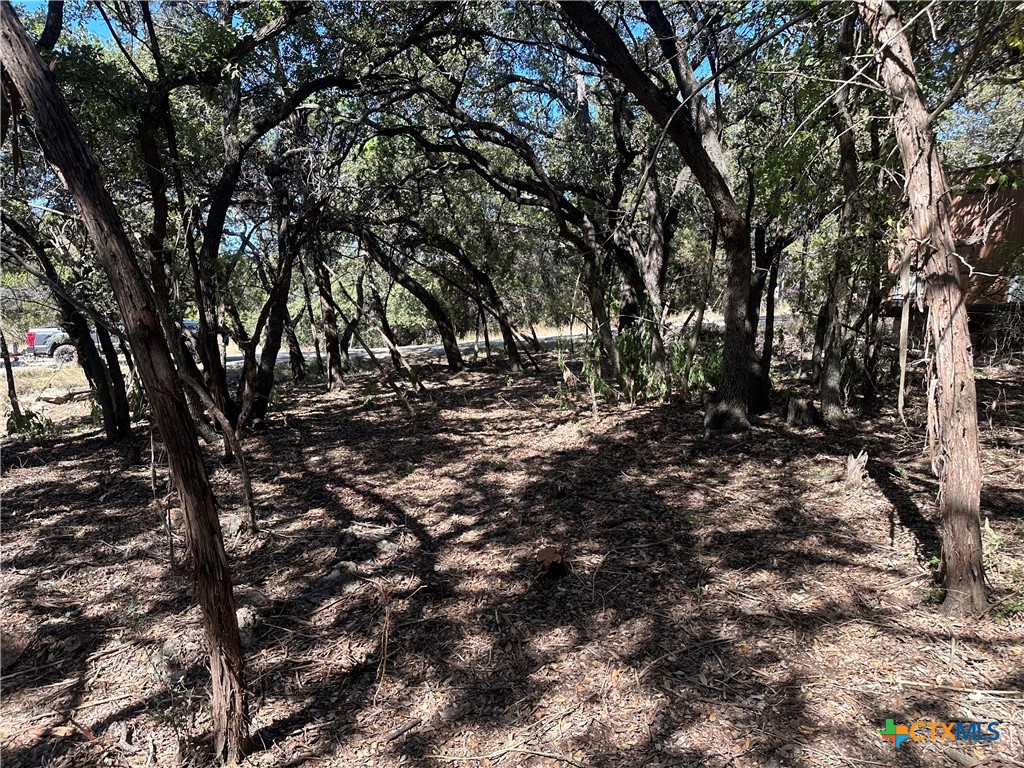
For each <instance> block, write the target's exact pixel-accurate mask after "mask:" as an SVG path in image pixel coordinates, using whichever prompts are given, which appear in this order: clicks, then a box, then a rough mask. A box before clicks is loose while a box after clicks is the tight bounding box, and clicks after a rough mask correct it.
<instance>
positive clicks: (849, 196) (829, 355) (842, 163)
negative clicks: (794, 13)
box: [819, 14, 860, 426]
mask: <svg viewBox="0 0 1024 768" xmlns="http://www.w3.org/2000/svg"><path fill="white" fill-rule="evenodd" d="M855 21H856V17H855V16H853V14H848V15H847V16H846V18H845V19H844V20H843V25H842V27H841V29H840V32H839V39H838V41H837V43H836V49H837V52H838V53H839V72H838V76H839V81H840V82H841V83H842V84H841V85H840V86H839V88H838V89H836V92H835V96H834V97H833V102H834V121H835V126H836V138H837V140H838V142H839V175H840V177H841V178H842V183H843V207H842V210H841V211H840V213H839V241H838V242H837V243H836V260H835V265H834V267H833V270H832V279H831V280H830V282H829V296H828V313H827V315H826V326H825V336H824V344H823V346H822V351H821V378H820V379H819V393H820V395H819V396H820V398H821V418H822V419H823V420H824V421H825V422H826V423H827V424H831V425H833V426H836V425H838V424H841V423H842V422H843V421H844V420H845V418H846V414H845V411H844V408H843V405H844V398H843V370H842V369H843V357H844V344H845V340H846V334H845V333H844V328H845V325H846V316H847V312H848V310H849V304H850V295H851V289H850V282H851V279H852V277H853V268H852V264H853V251H854V249H855V247H856V237H857V210H858V205H859V201H860V200H859V195H858V187H859V185H860V184H859V182H860V179H859V168H860V161H859V159H858V157H857V141H856V134H855V133H854V126H853V119H852V117H851V116H850V107H849V99H850V86H849V81H850V80H851V79H852V78H853V75H854V71H853V64H852V63H851V57H852V56H853V53H854V50H853V33H854V27H855Z"/></svg>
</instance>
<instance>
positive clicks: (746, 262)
mask: <svg viewBox="0 0 1024 768" xmlns="http://www.w3.org/2000/svg"><path fill="white" fill-rule="evenodd" d="M559 7H560V8H561V9H562V13H563V14H564V15H565V16H566V17H567V18H568V19H569V20H570V21H571V22H572V24H573V25H574V26H575V27H576V28H577V29H579V30H580V31H581V32H583V33H584V35H585V39H584V42H585V44H586V45H587V48H588V49H589V50H590V52H591V53H594V54H597V55H598V56H600V57H601V59H602V60H603V64H604V66H605V67H606V68H607V69H608V70H609V72H611V73H612V74H613V75H614V76H615V77H616V78H618V79H619V80H620V81H621V82H622V84H623V85H624V86H625V87H626V89H627V90H628V91H630V92H631V93H632V94H633V95H634V96H636V98H637V101H639V102H640V103H641V104H642V105H643V107H644V108H645V109H646V110H647V111H648V113H650V115H651V117H652V118H654V121H655V122H656V123H657V124H658V125H660V126H662V127H663V128H664V129H665V134H666V135H667V136H668V138H669V139H671V140H672V142H673V143H674V144H675V145H676V147H677V148H678V149H679V154H680V155H681V156H682V158H683V162H685V163H686V165H687V166H688V167H689V168H690V169H691V170H692V171H693V175H694V178H696V179H697V183H699V184H700V186H701V189H702V190H703V191H704V194H705V195H706V196H707V198H708V202H709V203H710V205H711V209H712V211H714V214H715V221H716V222H717V223H718V226H719V231H720V233H721V238H722V246H723V250H724V251H725V255H726V258H727V260H728V263H729V272H728V277H727V280H726V288H725V294H724V304H725V306H724V308H723V314H724V316H725V336H724V346H723V351H722V381H721V383H720V384H719V387H718V391H717V393H716V394H717V397H716V402H715V403H714V404H713V405H712V406H711V407H710V408H709V409H708V411H707V413H706V414H705V417H704V423H705V426H706V427H707V428H708V429H709V430H710V431H712V432H726V433H728V432H742V431H744V430H746V429H749V427H750V421H749V418H748V416H747V392H748V389H749V386H748V383H749V382H748V379H749V376H750V358H751V354H752V352H751V346H752V341H751V332H752V330H751V328H750V327H749V325H748V323H747V294H748V293H749V291H750V269H751V254H750V225H749V223H748V222H747V220H746V218H745V217H744V216H743V213H742V211H740V209H739V206H738V205H737V204H736V199H735V197H734V196H733V192H732V189H731V187H730V186H729V181H728V178H727V176H726V164H725V155H724V152H723V150H722V146H721V143H720V142H719V140H718V135H717V132H716V127H715V123H714V121H713V120H711V119H710V116H709V114H708V110H707V105H706V104H705V102H704V98H703V97H702V96H701V95H700V92H699V90H698V88H697V86H698V83H697V80H696V78H695V76H694V74H693V70H692V69H691V68H690V65H689V60H688V59H687V58H686V56H685V55H679V50H678V43H677V42H676V38H675V31H674V30H673V29H672V27H671V24H670V23H669V22H668V19H667V18H665V16H664V12H663V11H662V10H661V8H660V5H659V4H658V3H656V2H646V3H643V4H642V8H643V10H644V12H645V14H646V15H647V18H648V22H649V23H650V24H651V25H652V28H654V29H655V32H656V33H657V35H658V37H659V40H660V41H661V43H662V47H663V51H664V55H665V58H666V60H667V61H669V62H670V64H671V65H672V68H673V73H674V74H675V77H676V86H677V87H678V91H679V93H680V94H681V95H682V97H683V99H684V101H682V102H681V101H680V100H679V97H678V96H677V95H676V93H675V92H673V91H670V90H668V89H664V88H659V87H658V86H657V85H656V84H655V83H654V82H653V81H652V80H651V78H650V77H649V76H648V75H647V73H646V72H645V71H644V70H643V69H642V68H641V67H640V65H639V64H637V62H636V59H634V58H633V56H632V55H631V54H630V52H629V49H628V48H626V44H625V43H624V42H623V40H622V37H621V36H620V35H619V33H618V32H617V31H616V30H615V28H614V27H612V26H611V25H610V24H609V23H608V21H607V20H606V19H605V18H604V17H603V16H602V15H601V14H600V12H599V11H598V10H597V9H596V8H595V7H594V5H593V4H592V3H589V2H578V0H559ZM684 107H686V108H685V109H684Z"/></svg>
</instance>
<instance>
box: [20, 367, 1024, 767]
mask: <svg viewBox="0 0 1024 768" xmlns="http://www.w3.org/2000/svg"><path fill="white" fill-rule="evenodd" d="M978 375H979V381H978V386H979V400H980V409H979V412H980V416H981V423H982V438H983V462H984V471H985V485H984V495H983V514H984V542H985V551H986V556H987V566H988V578H989V580H990V582H991V588H992V603H993V605H992V608H991V609H990V611H989V612H988V613H987V614H986V615H984V616H982V617H979V618H974V619H970V620H953V619H949V618H947V617H945V616H944V615H943V614H942V613H941V612H940V611H939V610H938V606H937V604H936V602H935V600H936V597H937V592H936V589H935V585H934V579H933V571H932V568H933V564H934V563H935V562H936V558H937V555H938V546H939V542H938V534H937V528H936V521H935V519H934V516H933V501H934V496H935V493H936V485H935V482H934V480H933V479H932V477H931V476H930V473H929V469H928V466H927V463H926V461H924V460H923V458H922V453H923V449H924V437H923V429H922V427H921V424H922V423H923V418H924V414H923V413H922V412H921V403H920V402H914V403H913V404H912V405H913V406H914V408H912V410H911V413H910V414H909V416H910V418H909V426H905V425H904V424H903V423H902V422H900V421H899V419H898V418H896V416H895V414H894V413H892V412H891V411H888V410H886V411H883V412H882V413H881V414H880V415H879V416H877V417H875V418H873V419H856V420H853V421H852V422H851V424H850V425H849V426H848V427H846V428H844V429H840V430H831V431H828V432H823V431H822V430H820V429H817V428H789V427H787V426H786V425H785V422H784V420H783V419H782V418H781V417H780V416H779V415H778V413H776V414H769V415H766V416H765V417H763V418H760V419H758V420H757V421H756V423H755V426H754V429H753V430H752V432H751V433H750V435H749V436H747V437H744V438H742V439H729V440H726V439H709V438H705V437H704V436H703V435H702V420H701V412H700V409H699V408H698V407H697V406H695V405H692V404H691V405H680V404H669V405H643V406H636V407H628V406H626V405H612V404H605V403H602V404H601V405H600V408H599V412H598V414H597V417H596V418H595V417H594V415H593V413H592V411H591V404H590V400H589V397H588V396H584V395H583V393H581V394H580V396H579V397H578V398H577V397H576V396H575V394H574V393H572V392H567V391H565V389H564V387H560V385H561V383H562V378H561V374H560V372H559V371H558V368H557V365H556V364H555V362H554V360H553V359H552V358H550V357H548V358H547V360H546V362H545V369H544V371H543V372H542V373H541V374H539V375H530V376H525V377H523V378H519V379H514V378H512V377H509V376H508V375H506V374H503V373H497V372H494V371H483V370H471V371H467V372H463V373H461V374H458V375H454V376H450V375H447V374H445V373H435V374H433V375H432V376H430V377H429V378H428V379H427V382H426V385H427V387H428V390H427V392H426V393H421V394H419V395H417V396H416V398H415V403H416V407H417V410H418V416H417V419H416V422H415V424H413V423H411V422H410V420H409V418H408V416H407V415H406V414H405V412H404V411H403V410H402V408H401V407H400V406H399V404H398V403H397V402H396V401H395V399H394V397H393V396H392V395H391V394H390V393H389V391H388V390H387V389H386V388H383V387H381V386H380V385H379V384H376V383H375V382H374V379H373V377H372V376H371V375H368V374H366V375H359V376H354V377H352V378H351V379H350V382H349V387H348V389H347V391H345V392H342V393H340V394H332V395H325V394H323V393H322V392H321V391H320V388H319V387H317V386H314V385H312V384H310V385H306V386H301V387H297V388H295V389H292V390H289V391H285V392H283V394H282V396H281V398H280V402H281V405H280V406H279V409H278V410H277V411H276V412H274V413H273V414H272V415H271V416H270V417H269V418H268V420H267V422H266V424H265V426H264V428H263V429H262V431H260V432H259V433H256V434H254V435H252V436H251V437H250V438H249V439H248V440H247V442H246V447H247V450H248V455H249V461H250V471H251V472H252V474H253V477H254V482H255V491H256V497H257V501H258V505H259V509H258V514H259V517H260V524H261V529H262V530H261V531H260V532H259V533H257V534H254V535H250V534H246V533H240V534H239V533H236V534H234V535H232V536H230V537H229V541H228V548H229V554H230V557H231V565H232V567H233V569H234V573H235V578H236V596H237V599H238V605H239V612H240V618H241V623H242V625H243V635H244V640H245V644H246V649H247V656H248V685H249V689H250V691H251V701H250V705H251V707H250V708H251V714H252V732H253V735H254V742H255V751H254V752H253V754H252V755H251V756H250V757H249V758H248V759H247V761H246V765H251V766H267V767H269V766H399V765H409V766H443V765H448V766H467V768H485V767H487V766H555V765H561V766H567V765H571V766H595V767H598V766H601V767H603V766H607V767H609V768H610V767H611V766H648V767H649V768H654V767H655V766H662V767H665V766H716V767H718V768H725V766H735V767H736V768H743V767H745V766H806V767H808V768H810V767H812V766H813V767H815V768H817V767H819V766H820V767H822V768H824V767H825V766H829V767H831V766H861V765H867V766H871V765H878V766H892V765H895V766H908V767H909V766H981V765H984V766H1021V765H1024V642H1022V640H1024V637H1022V635H1024V557H1022V553H1024V458H1022V457H1024V439H1022V438H1024V368H1022V367H1017V368H1008V367H991V368H986V369H980V370H979V374H978ZM776 405H777V407H776V411H777V412H780V411H781V409H782V408H783V406H784V403H783V402H782V401H781V398H780V400H779V402H778V403H777V404H776ZM139 441H140V443H142V444H143V451H142V453H141V455H142V463H140V464H134V465H132V464H130V463H129V456H130V451H129V449H128V447H126V446H115V447H109V446H105V445H104V444H103V442H102V440H101V437H100V436H99V435H98V434H97V433H95V432H86V433H79V434H75V435H72V436H68V437H66V438H46V439H39V440H36V441H32V442H18V441H14V442H9V443H8V445H7V447H6V449H5V451H4V455H3V468H4V477H3V481H2V492H3V510H2V523H3V553H2V565H3V570H2V576H0V584H2V590H3V615H2V623H0V628H2V634H3V677H2V680H0V683H2V693H3V712H2V716H0V718H2V722H0V743H2V748H3V763H4V765H5V766H10V767H11V768H15V767H16V766H39V765H49V766H100V765H105V766H145V765H158V766H164V765H175V764H178V763H181V764H185V765H205V764H207V760H206V758H205V757H204V755H205V754H206V753H205V752H204V750H205V749H207V746H206V741H205V740H206V738H207V736H208V733H207V726H208V714H207V685H208V673H207V671H206V668H205V656H204V650H203V644H202V636H201V630H200V624H199V615H198V609H197V608H196V606H195V604H194V600H193V599H192V596H191V593H190V587H189V578H188V574H187V571H186V570H185V568H184V566H183V565H182V564H181V555H182V552H181V546H182V542H181V537H180V531H175V532H174V533H173V544H174V554H175V557H176V561H177V564H176V565H174V564H172V562H171V561H170V557H169V555H170V553H169V547H168V544H169V541H168V534H167V531H166V529H165V527H164V516H163V513H162V512H161V509H162V507H160V504H167V505H169V506H170V507H174V497H173V494H170V495H169V491H168V490H167V477H166V468H165V467H163V466H162V463H161V457H160V455H159V450H157V481H156V495H157V497H158V500H159V503H158V502H155V501H154V488H153V485H152V483H151V474H150V473H151V469H150V464H149V445H150V443H149V438H148V434H143V432H142V431H141V430H140V433H139ZM860 450H865V451H867V453H868V455H869V457H870V460H869V462H868V465H867V478H866V480H865V482H864V484H863V486H862V487H861V488H860V489H855V490H848V489H847V487H846V484H845V482H844V469H845V466H846V459H847V455H848V454H850V453H856V452H858V451H860ZM210 466H211V468H212V470H213V478H214V482H215V484H216V489H217V492H218V495H219V498H220V501H221V503H222V506H223V518H224V520H225V524H226V527H227V529H228V530H229V531H234V530H236V529H237V524H236V523H237V519H238V517H237V516H238V514H239V513H240V507H241V497H240V494H239V489H238V481H237V474H236V470H235V468H234V467H233V466H230V465H227V466H225V465H222V464H221V463H219V462H218V460H217V459H216V458H215V454H214V453H213V452H211V454H210ZM547 545H552V546H555V547H557V548H559V549H561V551H562V552H563V554H564V561H565V572H564V573H560V572H557V569H556V571H555V572H552V573H548V574H545V573H543V572H542V571H543V569H542V566H541V565H540V564H538V562H537V559H536V553H537V551H538V550H539V549H540V548H542V547H544V546H547ZM887 719H892V720H894V721H895V722H896V723H897V724H902V725H910V724H911V723H913V722H915V721H924V722H940V723H946V722H951V721H962V720H970V721H982V722H985V723H988V722H989V721H999V722H1000V724H1001V725H1000V726H999V732H1000V738H999V739H998V740H997V741H991V742H980V743H975V744H970V743H964V742H954V741H931V740H925V741H909V740H908V741H907V742H906V743H904V744H903V745H902V746H901V747H900V748H899V749H896V748H895V747H894V745H893V744H892V743H891V742H888V741H885V740H883V739H882V738H880V736H879V733H878V732H879V730H880V729H882V728H883V727H884V726H885V721H886V720H887ZM940 735H941V729H940Z"/></svg>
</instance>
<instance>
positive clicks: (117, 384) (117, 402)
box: [89, 325, 132, 438]
mask: <svg viewBox="0 0 1024 768" xmlns="http://www.w3.org/2000/svg"><path fill="white" fill-rule="evenodd" d="M96 337H97V338H98V339H99V340H100V349H101V350H103V357H104V358H105V360H106V363H107V365H106V370H107V381H108V382H109V383H110V399H111V401H112V403H113V406H114V420H115V421H116V423H117V434H118V437H122V438H124V437H128V436H130V435H131V433H132V415H131V410H130V409H129V408H128V387H127V386H126V385H125V381H124V374H123V373H121V363H120V361H119V360H118V359H117V349H116V348H115V347H114V342H113V341H111V339H110V334H109V333H107V329H106V328H104V327H102V326H100V325H97V326H96ZM89 342H90V343H92V339H89Z"/></svg>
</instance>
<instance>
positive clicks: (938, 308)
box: [860, 0, 986, 615]
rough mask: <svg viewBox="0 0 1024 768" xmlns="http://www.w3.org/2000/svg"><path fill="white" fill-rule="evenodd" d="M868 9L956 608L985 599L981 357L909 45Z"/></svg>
mask: <svg viewBox="0 0 1024 768" xmlns="http://www.w3.org/2000/svg"><path fill="white" fill-rule="evenodd" d="M860 10H861V13H862V14H863V15H864V19H865V21H866V22H867V24H868V26H869V27H870V29H871V33H872V35H873V36H874V38H875V42H876V44H877V46H878V48H879V50H880V53H881V62H882V67H881V68H882V79H883V81H884V83H885V88H886V92H887V93H888V96H889V101H890V104H891V107H892V110H893V113H894V121H893V127H894V130H895V133H896V141H897V143H898V145H899V148H900V155H901V156H902V158H903V169H904V173H905V175H906V190H907V197H908V200H909V203H910V220H911V224H910V229H911V233H910V235H911V237H913V239H914V242H916V243H918V244H919V249H920V250H919V258H920V260H921V262H922V263H923V265H924V266H923V273H924V274H923V277H924V282H925V302H926V304H927V306H928V310H929V311H928V323H929V330H930V332H931V336H932V345H933V350H934V351H933V353H932V360H933V366H934V369H933V378H932V387H931V388H930V389H931V390H932V391H933V392H934V396H933V397H934V400H933V404H932V408H931V409H930V410H931V411H932V412H933V417H932V418H931V419H929V425H928V426H929V433H930V436H931V438H932V445H933V451H932V467H933V469H934V471H935V473H936V474H937V475H938V478H939V497H938V506H939V512H940V513H941V515H942V568H943V573H944V581H945V589H946V598H945V601H944V602H943V609H944V610H945V611H947V612H949V613H951V614H954V615H961V614H967V613H971V612H976V611H982V610H984V609H985V607H986V594H985V571H984V564H983V562H982V550H981V455H980V448H979V445H978V411H977V396H976V393H975V387H974V358H973V353H972V349H971V337H970V333H969V331H968V326H967V306H966V299H965V296H964V292H963V289H962V287H961V285H960V275H959V265H958V260H957V255H956V247H955V243H954V240H953V232H952V229H951V227H950V210H949V204H950V195H949V184H948V182H947V180H946V174H945V171H944V170H943V168H942V161H941V158H940V157H939V150H938V146H937V144H936V140H935V134H934V133H933V132H932V128H931V126H930V125H929V116H928V110H927V108H926V107H925V104H924V98H923V96H922V95H921V91H920V88H919V87H918V84H917V74H916V71H915V69H914V60H913V56H912V54H911V49H910V44H909V43H908V41H907V38H906V35H905V34H904V33H903V28H902V24H901V22H900V19H899V17H898V16H897V14H896V10H895V9H894V8H893V6H892V4H891V3H890V2H888V0H864V2H863V4H862V5H861V6H860Z"/></svg>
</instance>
